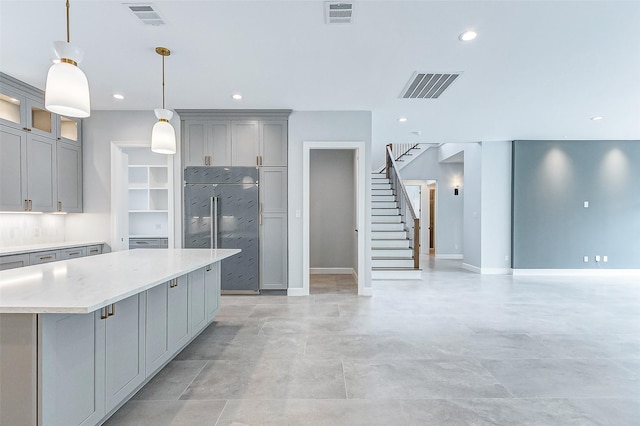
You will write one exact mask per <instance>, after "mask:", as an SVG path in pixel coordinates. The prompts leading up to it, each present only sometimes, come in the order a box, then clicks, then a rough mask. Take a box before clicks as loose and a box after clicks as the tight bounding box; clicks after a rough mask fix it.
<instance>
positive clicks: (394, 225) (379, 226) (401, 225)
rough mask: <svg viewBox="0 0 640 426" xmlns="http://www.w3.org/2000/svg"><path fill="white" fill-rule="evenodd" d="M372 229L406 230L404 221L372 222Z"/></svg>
mask: <svg viewBox="0 0 640 426" xmlns="http://www.w3.org/2000/svg"><path fill="white" fill-rule="evenodd" d="M371 230H372V231H404V223H391V222H389V223H372V224H371Z"/></svg>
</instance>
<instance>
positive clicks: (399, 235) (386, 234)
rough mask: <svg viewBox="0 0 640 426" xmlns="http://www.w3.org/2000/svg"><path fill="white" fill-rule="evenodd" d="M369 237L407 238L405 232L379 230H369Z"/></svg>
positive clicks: (375, 238)
mask: <svg viewBox="0 0 640 426" xmlns="http://www.w3.org/2000/svg"><path fill="white" fill-rule="evenodd" d="M371 237H372V238H373V239H374V240H402V239H404V238H407V234H406V233H405V232H395V231H394V232H388V231H386V232H381V231H371Z"/></svg>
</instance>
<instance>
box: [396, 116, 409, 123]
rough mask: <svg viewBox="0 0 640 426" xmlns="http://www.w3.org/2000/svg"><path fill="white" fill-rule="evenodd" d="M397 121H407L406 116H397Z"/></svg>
mask: <svg viewBox="0 0 640 426" xmlns="http://www.w3.org/2000/svg"><path fill="white" fill-rule="evenodd" d="M398 121H399V122H400V123H404V122H405V121H407V117H400V118H398Z"/></svg>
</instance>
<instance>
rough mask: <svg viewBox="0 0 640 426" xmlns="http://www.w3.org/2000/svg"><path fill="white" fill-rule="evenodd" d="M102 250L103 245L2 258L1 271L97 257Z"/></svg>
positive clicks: (42, 251)
mask: <svg viewBox="0 0 640 426" xmlns="http://www.w3.org/2000/svg"><path fill="white" fill-rule="evenodd" d="M102 250H103V249H102V244H95V245H92V246H77V247H69V248H66V249H60V250H41V251H36V252H32V253H24V254H11V255H5V256H0V271H2V270H5V269H13V268H22V267H23V266H29V265H38V264H41V263H49V262H57V261H59V260H66V259H74V258H76V257H84V256H95V255H97V254H102Z"/></svg>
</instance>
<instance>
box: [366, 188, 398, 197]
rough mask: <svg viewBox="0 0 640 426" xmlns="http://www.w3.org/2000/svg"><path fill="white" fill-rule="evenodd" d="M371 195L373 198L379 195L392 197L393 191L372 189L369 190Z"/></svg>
mask: <svg viewBox="0 0 640 426" xmlns="http://www.w3.org/2000/svg"><path fill="white" fill-rule="evenodd" d="M371 195H373V196H374V197H377V196H379V195H393V190H391V189H378V188H373V189H372V190H371Z"/></svg>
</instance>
